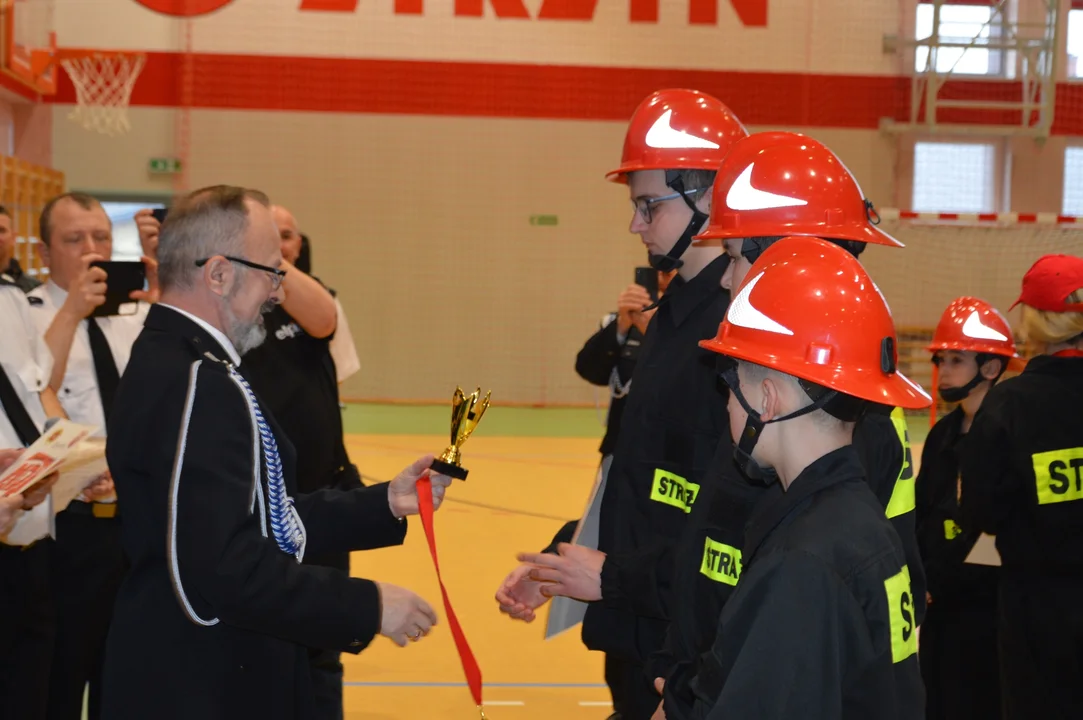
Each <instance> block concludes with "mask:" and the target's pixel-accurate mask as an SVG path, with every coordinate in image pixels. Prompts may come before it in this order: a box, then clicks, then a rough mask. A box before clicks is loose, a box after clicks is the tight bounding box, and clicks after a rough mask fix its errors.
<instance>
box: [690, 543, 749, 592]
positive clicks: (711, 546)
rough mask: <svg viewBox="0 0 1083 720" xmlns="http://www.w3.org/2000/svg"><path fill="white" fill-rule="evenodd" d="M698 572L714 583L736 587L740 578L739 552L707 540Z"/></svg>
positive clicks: (723, 544) (730, 546)
mask: <svg viewBox="0 0 1083 720" xmlns="http://www.w3.org/2000/svg"><path fill="white" fill-rule="evenodd" d="M699 571H700V572H701V573H703V574H704V575H706V576H707V577H709V578H710V579H712V580H714V581H715V582H720V583H725V584H727V585H737V581H738V580H739V579H740V577H741V551H740V550H738V549H737V548H735V547H733V546H732V545H726V544H725V543H720V542H715V541H714V540H712V539H711V538H707V542H706V543H704V547H703V564H701V565H700V568H699Z"/></svg>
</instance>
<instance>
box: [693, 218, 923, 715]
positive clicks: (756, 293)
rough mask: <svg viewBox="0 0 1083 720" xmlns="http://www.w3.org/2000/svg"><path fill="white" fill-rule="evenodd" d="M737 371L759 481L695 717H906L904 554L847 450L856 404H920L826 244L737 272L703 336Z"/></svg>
mask: <svg viewBox="0 0 1083 720" xmlns="http://www.w3.org/2000/svg"><path fill="white" fill-rule="evenodd" d="M702 346H703V347H705V348H706V349H708V350H711V351H713V352H716V353H719V354H721V355H723V356H726V357H728V358H730V359H732V360H735V361H736V363H735V364H734V365H733V366H732V367H729V368H727V369H725V370H724V371H723V373H722V377H723V379H724V381H725V382H726V384H727V385H728V386H729V388H730V400H729V416H730V428H731V432H732V438H733V442H734V446H735V448H734V458H735V460H736V461H737V463H738V464H739V465H740V466H741V467H742V468H743V469H744V471H745V474H746V475H747V476H749V477H765V478H766V477H770V478H773V479H774V480H775V481H776V482H777V484H778V486H779V487H780V488H781V490H782V492H780V493H776V494H774V495H772V496H767V497H765V498H764V500H763V502H761V503H759V504H758V505H757V506H756V509H755V511H754V512H753V513H752V516H751V518H750V520H749V522H748V525H747V529H746V532H745V537H744V543H743V547H742V548H741V551H742V554H743V569H742V571H741V579H740V582H738V583H737V587H736V592H735V593H734V594H733V596H732V597H731V598H730V599H729V601H728V602H727V603H726V605H725V607H724V608H723V610H722V615H721V618H720V620H719V628H718V634H717V636H716V639H715V641H714V644H713V646H712V647H711V649H710V651H709V652H708V653H707V654H706V656H705V661H704V663H703V665H702V667H701V669H700V672H699V675H698V676H697V678H696V682H695V685H694V688H695V692H696V696H697V703H696V706H695V708H694V709H693V717H696V718H708V719H709V720H723V719H724V720H730V719H732V718H740V719H741V720H791V719H792V720H821V719H822V720H828V719H830V720H873V719H875V720H917V719H918V718H920V717H921V716H922V714H923V711H924V693H923V691H922V685H921V676H920V672H919V670H918V663H917V623H916V620H915V617H914V598H913V594H912V590H911V587H910V575H909V569H908V568H907V564H906V555H905V553H904V550H903V546H902V542H901V541H900V539H899V536H898V534H897V533H896V532H895V530H894V529H893V528H892V526H891V523H890V522H889V521H888V519H887V518H886V517H885V514H884V508H883V506H882V505H881V504H880V502H879V501H878V500H877V498H876V496H875V495H874V494H873V492H872V491H871V490H870V488H869V485H868V483H867V482H866V479H865V470H864V468H863V467H862V464H861V460H860V458H859V456H858V453H857V451H856V450H855V449H854V447H853V444H852V443H853V431H854V423H855V421H856V420H857V419H858V418H860V416H861V414H862V413H863V412H864V411H865V410H866V409H867V407H868V406H869V404H870V403H876V404H883V405H891V406H898V407H905V408H912V409H918V408H922V407H928V406H929V405H930V404H931V403H932V400H931V398H930V397H929V396H928V395H927V394H926V393H925V392H924V391H923V390H922V389H921V388H920V387H919V386H918V385H916V384H915V383H913V382H911V381H910V380H908V379H907V378H905V377H904V376H902V374H900V373H899V372H898V370H897V362H898V353H897V350H896V336H895V326H894V323H893V322H892V318H891V313H890V311H889V310H888V307H887V304H886V303H885V302H884V299H883V297H882V296H881V295H880V292H879V290H878V289H877V288H876V286H875V285H874V284H873V282H872V280H871V279H870V278H869V276H868V274H867V273H866V272H865V270H864V268H862V267H861V264H860V263H858V262H857V260H856V259H855V258H854V257H853V256H852V255H851V254H850V253H848V252H846V251H845V250H843V249H842V248H840V247H839V246H838V245H835V244H832V243H830V242H827V241H825V240H821V239H819V238H812V237H800V238H785V239H783V240H780V241H779V242H778V243H775V244H774V245H772V246H771V247H770V248H768V249H767V250H766V251H764V253H763V254H762V255H761V256H760V258H759V259H758V260H757V261H756V262H755V263H754V264H753V265H752V268H751V269H750V271H749V273H748V276H747V277H746V278H745V279H744V282H743V283H742V284H741V286H740V288H739V292H738V293H737V295H736V297H735V298H734V299H733V302H732V303H731V304H730V308H729V310H728V311H727V313H726V319H725V321H724V322H723V323H722V325H721V326H720V327H719V331H718V335H717V337H715V338H714V339H713V340H708V341H704V342H703V343H702Z"/></svg>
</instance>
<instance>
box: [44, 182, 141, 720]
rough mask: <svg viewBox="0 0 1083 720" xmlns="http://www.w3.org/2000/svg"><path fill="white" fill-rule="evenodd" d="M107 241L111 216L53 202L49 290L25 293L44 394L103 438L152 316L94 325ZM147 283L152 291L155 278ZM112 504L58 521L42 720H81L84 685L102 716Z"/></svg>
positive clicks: (85, 203)
mask: <svg viewBox="0 0 1083 720" xmlns="http://www.w3.org/2000/svg"><path fill="white" fill-rule="evenodd" d="M112 231H113V228H112V223H111V221H110V220H109V216H108V215H107V214H106V213H105V210H104V208H102V206H101V204H100V203H99V202H98V201H97V200H95V199H94V198H92V197H90V196H88V195H83V194H81V193H67V194H64V195H60V196H58V197H56V198H53V199H52V200H50V201H49V203H48V204H47V205H46V206H45V208H44V209H43V210H42V214H41V220H40V237H41V244H40V245H38V249H39V251H40V253H41V257H42V261H43V263H44V264H45V265H46V266H48V268H49V281H48V282H47V283H46V284H45V285H42V286H41V287H38V288H35V289H34V290H32V291H31V292H30V293H28V296H29V299H30V304H31V315H32V317H33V319H34V322H35V324H36V326H37V332H38V335H40V336H42V337H44V339H45V342H46V343H47V344H48V346H49V348H50V350H51V351H52V357H53V368H52V372H51V375H50V381H49V384H50V387H51V388H52V389H53V390H54V391H55V392H56V394H57V397H58V398H59V400H60V404H61V406H62V407H63V408H64V411H65V412H66V414H67V416H68V417H69V418H70V419H71V420H73V421H74V422H78V423H83V424H87V425H96V426H98V427H99V428H100V429H99V430H98V432H97V435H98V436H99V437H105V436H106V432H107V422H108V418H109V408H108V407H107V405H108V404H110V403H111V400H112V395H113V393H114V392H115V390H116V384H117V382H118V381H119V378H120V375H121V374H122V373H123V372H124V368H125V366H126V365H127V363H128V357H129V355H130V354H131V348H132V344H133V343H134V342H135V340H136V338H137V337H138V336H139V333H140V332H141V331H142V329H143V319H144V318H145V317H146V314H147V310H148V309H149V307H150V306H149V305H148V304H147V303H146V302H139V303H138V304H136V303H134V302H133V304H132V305H133V308H132V309H133V312H132V314H126V315H113V316H103V317H92V316H91V313H93V311H94V309H95V308H96V307H98V306H100V305H102V304H103V303H104V302H105V299H106V298H105V293H106V288H107V287H108V282H109V281H108V278H107V276H106V272H105V270H103V269H102V268H99V267H91V266H90V264H91V263H92V262H95V261H99V260H109V259H111V257H112V254H113V236H112ZM152 267H153V266H152ZM148 277H149V278H152V281H153V277H154V273H153V270H152V269H148ZM154 284H155V285H156V282H155V283H154ZM155 290H156V288H155ZM134 295H135V297H134V298H133V300H134V299H137V298H138V299H143V300H146V299H149V294H148V293H143V292H137V293H134ZM115 501H116V497H115V493H114V491H113V484H112V479H111V478H110V477H108V475H106V476H103V478H102V479H101V481H100V482H98V483H96V484H95V485H94V486H92V487H91V488H88V490H86V491H84V493H83V495H82V496H81V497H79V498H76V499H75V500H73V501H72V502H71V504H69V505H68V507H67V509H65V510H63V511H61V512H59V513H58V514H57V516H56V547H55V548H54V550H53V558H52V566H53V570H52V576H53V578H52V582H53V591H54V595H55V598H56V602H55V605H56V623H57V632H56V643H55V646H54V652H53V663H52V680H51V681H50V687H49V714H48V720H79V719H80V718H81V716H82V709H83V694H84V690H85V688H86V686H87V684H88V683H89V685H90V701H89V705H88V718H89V719H90V720H95V719H96V718H97V717H98V715H99V704H100V699H99V690H100V682H99V680H100V673H101V664H102V658H103V654H104V649H105V638H106V635H107V634H108V629H109V619H110V617H111V616H112V610H113V602H114V600H115V598H116V593H117V588H118V587H119V586H120V581H121V577H122V576H123V572H124V556H123V552H122V550H121V544H120V519H119V517H118V514H117V507H118V506H117V504H116V502H115Z"/></svg>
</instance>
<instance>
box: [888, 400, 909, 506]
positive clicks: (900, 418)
mask: <svg viewBox="0 0 1083 720" xmlns="http://www.w3.org/2000/svg"><path fill="white" fill-rule="evenodd" d="M891 424H892V425H894V426H895V434H896V435H898V436H899V443H900V444H901V445H902V450H903V464H902V468H900V469H899V477H898V479H896V480H895V488H894V489H893V490H892V491H891V500H889V501H888V504H887V511H886V513H885V514H886V515H887V516H888V518H889V519H890V518H893V517H898V516H899V515H904V514H906V513H908V512H910V511H911V510H913V509H914V508H915V507H917V501H916V499H915V496H914V461H913V456H912V454H911V452H910V430H909V428H908V427H907V424H906V415H904V414H903V410H902V408H895V409H894V410H892V411H891Z"/></svg>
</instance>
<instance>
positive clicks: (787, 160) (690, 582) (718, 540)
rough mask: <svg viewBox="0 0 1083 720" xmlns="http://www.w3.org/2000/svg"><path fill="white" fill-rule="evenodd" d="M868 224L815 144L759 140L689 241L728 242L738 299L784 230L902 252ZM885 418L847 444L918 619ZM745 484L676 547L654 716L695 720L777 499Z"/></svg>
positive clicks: (828, 155) (903, 445) (901, 468)
mask: <svg viewBox="0 0 1083 720" xmlns="http://www.w3.org/2000/svg"><path fill="white" fill-rule="evenodd" d="M873 216H874V213H873V212H872V204H871V203H870V202H869V201H868V200H867V199H866V198H865V196H864V194H863V193H862V191H861V188H860V187H859V186H858V184H857V182H856V180H855V179H854V177H853V176H852V175H851V173H850V172H849V170H847V168H846V167H845V165H843V163H842V162H841V161H840V160H839V159H838V158H837V157H836V156H835V155H834V153H832V152H831V151H830V150H829V149H828V148H826V147H825V146H823V145H822V144H821V143H819V142H817V141H815V140H813V139H811V138H809V137H807V136H804V135H799V134H797V133H789V132H766V133H756V134H753V135H750V136H749V137H747V138H744V139H742V140H739V141H738V142H737V143H735V144H734V146H733V148H732V149H731V150H730V152H729V154H728V155H727V156H726V159H725V161H724V162H723V163H722V166H721V167H720V168H719V172H718V177H717V179H716V181H715V185H714V198H713V200H712V204H711V219H710V223H709V224H708V227H707V228H706V229H705V230H704V232H703V233H702V234H701V235H698V236H697V237H696V238H695V239H694V244H709V243H714V244H719V243H724V247H725V248H726V250H727V253H728V254H729V255H730V258H731V260H730V266H729V268H728V269H727V270H726V273H725V275H724V276H723V278H722V285H723V287H724V288H725V289H726V290H727V291H729V292H730V293H734V292H735V291H736V289H737V288H738V287H739V286H740V285H741V283H742V281H743V280H744V278H745V275H746V274H747V273H748V270H749V268H750V267H751V265H752V263H753V262H754V261H755V260H757V259H758V258H759V257H760V255H762V253H763V252H764V251H765V250H766V249H767V248H769V247H771V246H772V245H774V244H775V243H776V242H778V241H779V240H780V239H781V238H780V233H783V232H785V233H787V234H793V235H807V236H818V237H821V238H826V239H828V240H829V241H830V242H832V243H834V244H836V245H839V246H841V247H843V248H844V249H845V250H847V251H848V252H849V253H850V254H851V255H853V256H855V257H856V256H857V255H859V254H860V253H861V252H862V251H863V250H864V249H865V245H866V243H873V244H877V245H883V246H887V247H894V248H898V247H902V243H900V242H898V241H897V240H895V239H894V238H893V237H891V236H890V235H888V234H887V233H885V232H883V231H881V230H879V229H878V228H877V227H876V226H875V224H874V221H873ZM890 412H891V409H890V408H883V407H881V408H876V409H875V411H873V410H870V411H869V412H866V413H865V414H864V416H863V418H862V420H861V422H860V423H858V425H857V427H856V429H855V432H854V447H855V448H856V450H857V452H858V455H859V457H860V458H861V461H862V464H863V466H864V467H865V470H866V474H867V476H868V478H869V482H870V484H871V486H872V487H873V489H874V492H875V493H876V494H877V496H878V497H879V498H880V501H881V503H882V504H883V505H884V507H885V508H886V512H887V516H888V517H889V518H891V520H892V524H894V525H895V526H896V530H897V531H898V532H899V534H900V536H901V537H902V538H903V539H904V541H903V545H904V547H905V548H907V563H908V565H909V568H910V575H911V581H912V582H913V583H914V585H915V586H916V587H917V589H918V590H920V591H921V593H922V597H921V600H920V602H919V604H918V608H917V613H918V616H919V621H920V617H921V615H922V614H923V612H924V580H923V574H922V571H921V562H920V556H919V554H918V551H917V540H916V537H915V534H914V514H913V507H914V503H913V497H914V495H913V466H912V463H911V459H910V454H909V453H910V449H909V448H910V443H909V437H908V435H907V432H906V420H905V417H904V416H903V415H902V411H901V409H897V410H896V411H895V412H894V415H893V416H889V413H890ZM717 462H718V463H719V464H720V465H721V467H722V469H723V470H724V469H728V467H729V466H730V465H731V464H732V461H731V457H730V455H729V454H728V453H723V452H722V449H720V453H719V459H718V461H717ZM722 475H723V478H724V473H722ZM751 480H752V482H751V483H750V482H748V481H747V480H745V479H743V478H742V479H740V480H737V481H731V482H727V483H724V484H723V485H722V488H721V489H720V490H719V491H718V492H717V493H716V494H715V495H714V496H713V498H711V501H710V506H709V507H703V506H701V507H697V508H695V509H694V511H693V513H692V518H691V520H692V522H691V524H690V528H689V530H688V532H687V533H686V535H685V536H684V537H683V538H682V540H681V545H680V550H679V551H678V552H677V557H678V558H680V559H681V562H682V567H681V568H680V569H679V570H678V593H677V594H678V595H679V596H680V597H681V598H682V606H681V611H680V612H678V613H673V615H672V617H671V621H670V627H669V631H668V634H667V639H666V645H665V649H664V650H663V652H661V653H659V654H657V655H656V656H655V658H654V662H653V663H652V666H651V670H652V672H653V673H655V675H656V676H657V677H658V679H659V684H660V685H661V686H662V687H663V689H664V692H663V696H664V700H663V703H662V706H661V712H659V713H658V717H662V716H664V717H666V718H667V719H668V720H684V719H685V718H687V717H689V716H690V713H691V709H692V706H693V702H694V699H695V695H694V693H693V690H692V681H693V679H694V678H695V676H696V674H697V672H698V668H699V659H700V656H701V654H702V653H703V652H705V651H706V649H707V648H709V647H710V646H711V643H712V641H713V639H714V633H715V631H716V629H717V622H718V616H719V614H720V613H721V611H722V607H723V606H724V605H725V603H726V601H727V600H728V598H729V597H730V596H731V595H732V594H733V592H734V591H735V589H736V586H737V584H738V580H739V579H740V568H741V560H742V557H743V553H742V550H741V546H742V543H743V538H744V528H745V524H746V523H747V520H748V517H749V515H750V513H751V512H752V509H753V505H754V503H755V502H758V501H760V499H761V498H762V497H763V496H765V495H768V496H769V495H771V494H772V493H777V492H780V490H779V488H778V487H777V485H771V484H768V485H767V486H766V487H765V484H764V479H763V478H751ZM697 553H698V555H697ZM699 556H702V560H700V559H699ZM689 560H691V561H692V562H689ZM720 566H721V567H720ZM719 569H721V570H727V569H728V570H729V572H719Z"/></svg>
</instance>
